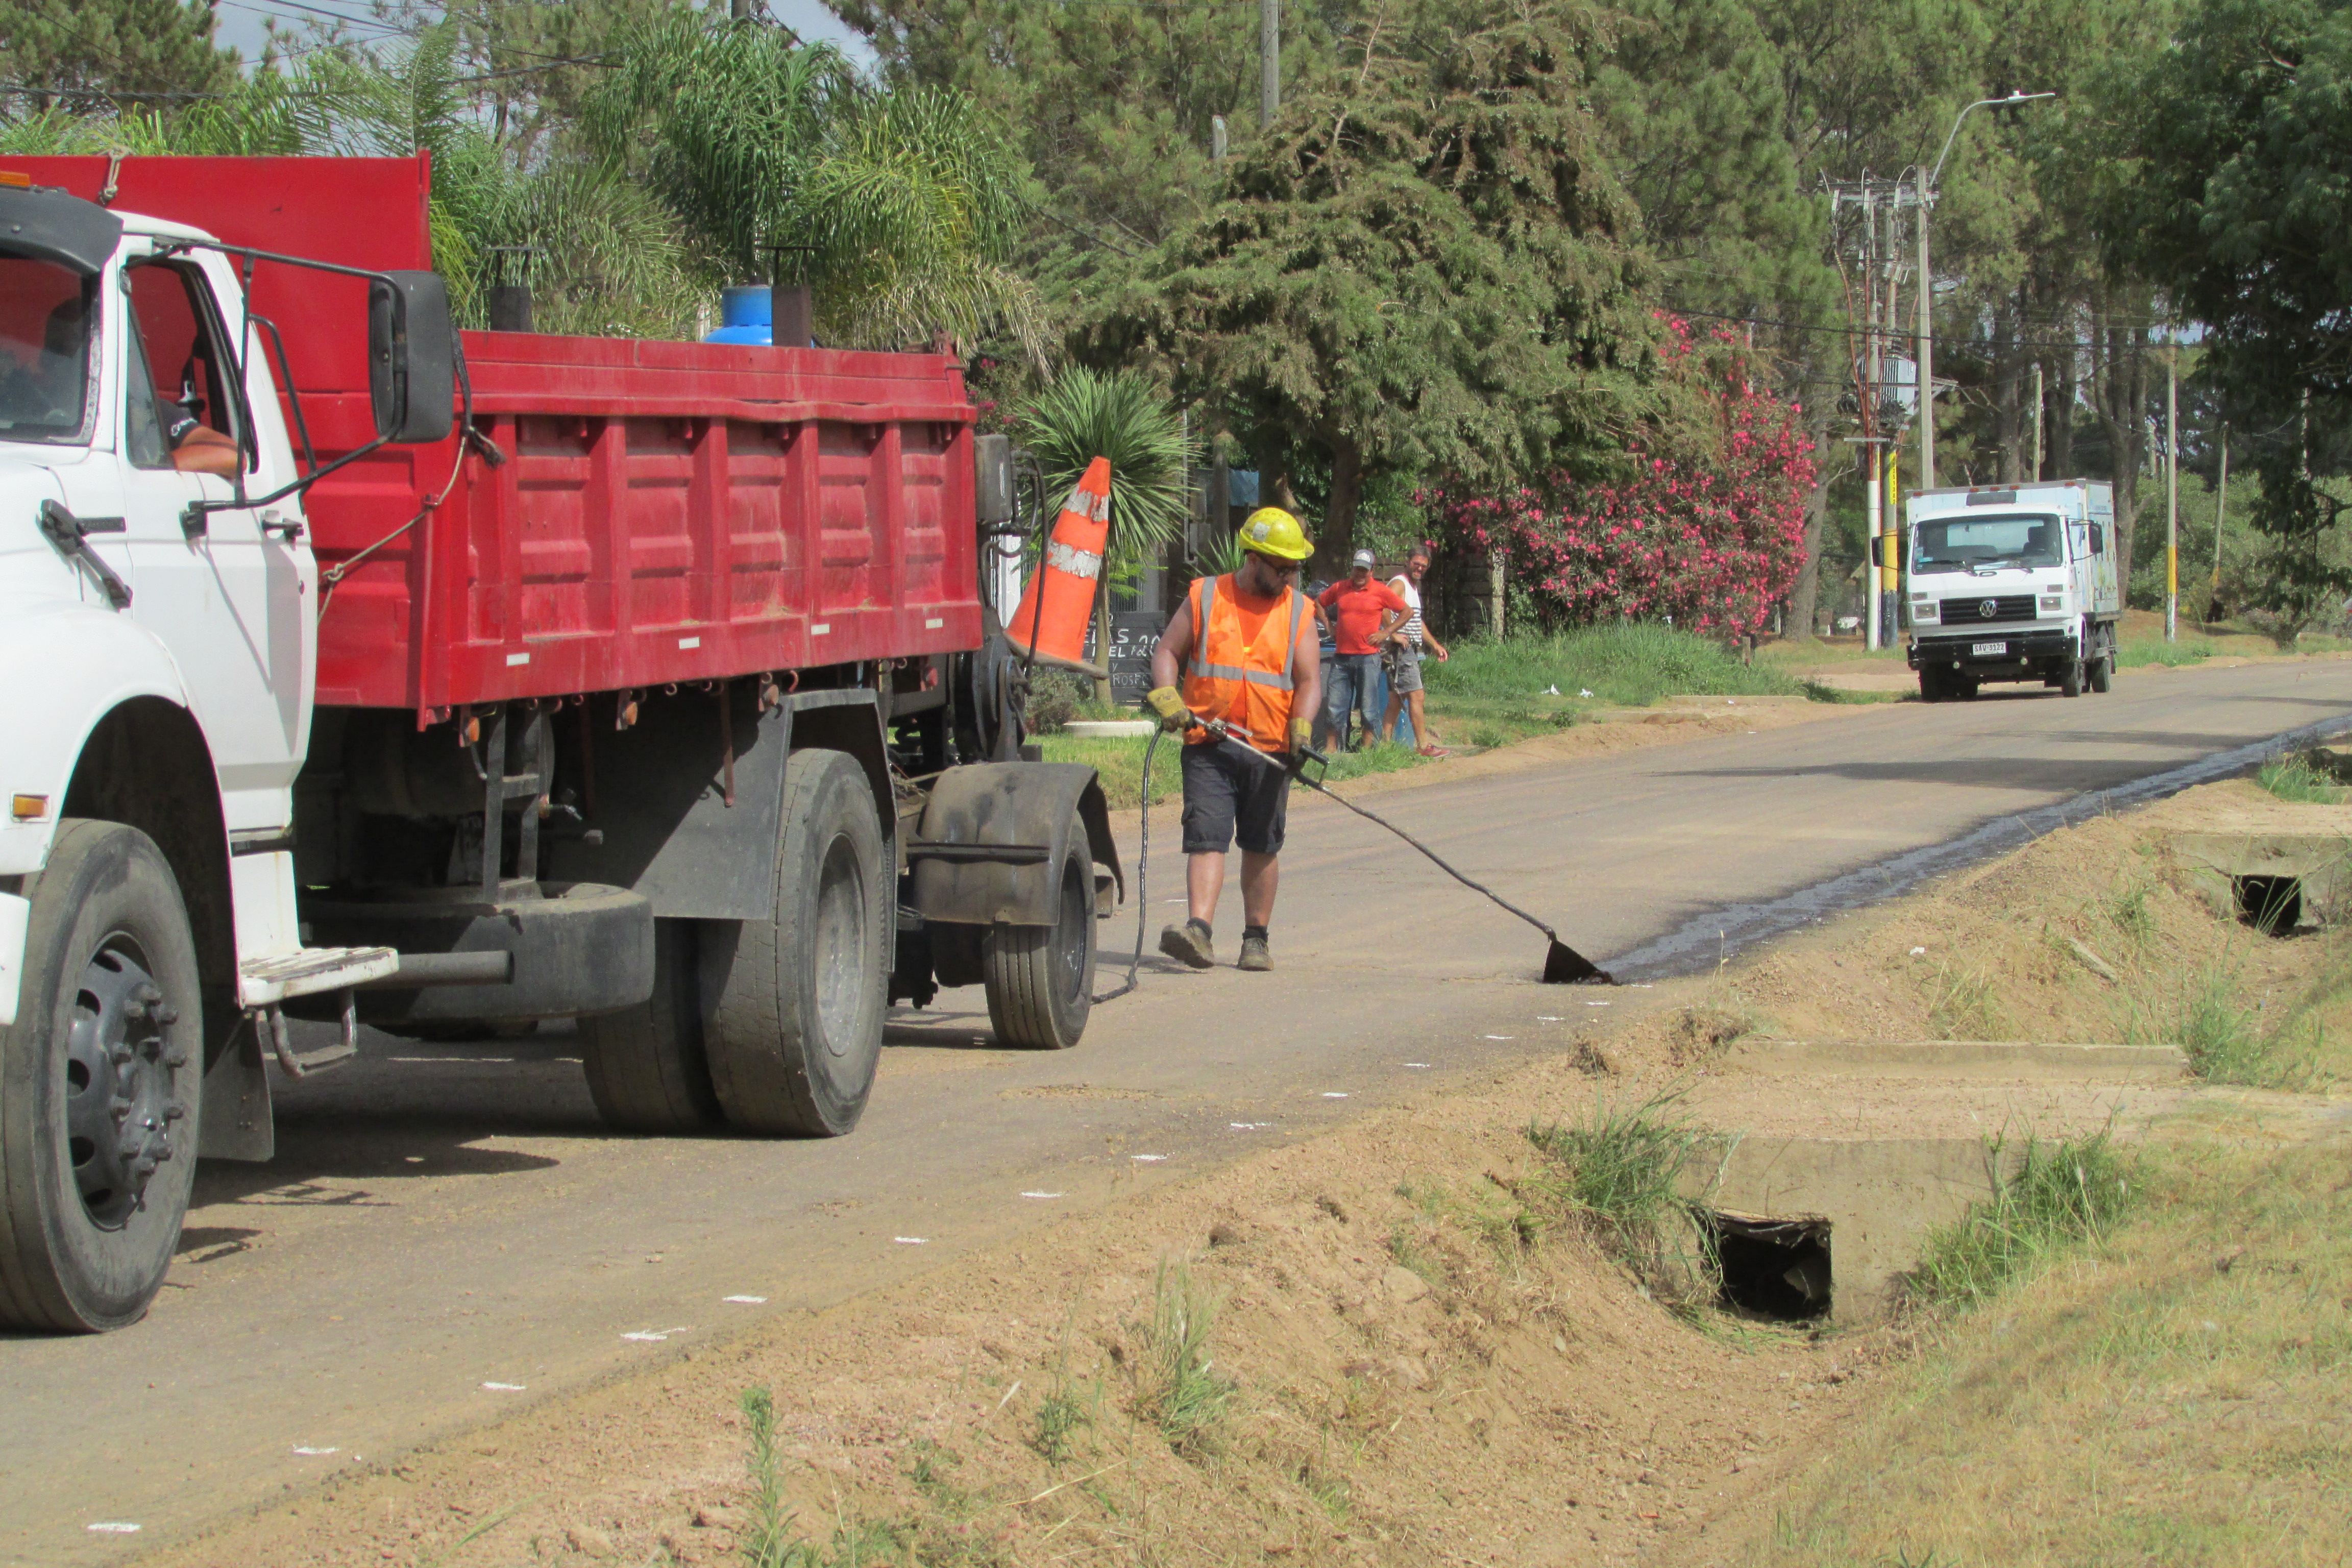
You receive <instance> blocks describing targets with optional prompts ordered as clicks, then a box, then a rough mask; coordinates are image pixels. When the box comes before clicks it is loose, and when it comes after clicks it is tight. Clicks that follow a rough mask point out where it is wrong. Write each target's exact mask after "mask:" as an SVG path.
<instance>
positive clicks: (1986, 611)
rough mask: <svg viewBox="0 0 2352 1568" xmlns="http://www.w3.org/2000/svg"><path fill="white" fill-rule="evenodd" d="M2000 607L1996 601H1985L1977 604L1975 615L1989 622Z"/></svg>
mask: <svg viewBox="0 0 2352 1568" xmlns="http://www.w3.org/2000/svg"><path fill="white" fill-rule="evenodd" d="M1999 611H2000V604H1999V603H1998V602H1997V601H1995V600H1991V599H1986V600H1983V601H1981V602H1979V604H1978V605H1977V614H1978V615H1979V616H1983V617H1984V618H1985V619H1986V620H1990V619H1992V618H1993V616H1994V615H1995V614H1997V613H1998V612H1999Z"/></svg>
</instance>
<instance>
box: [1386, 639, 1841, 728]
mask: <svg viewBox="0 0 2352 1568" xmlns="http://www.w3.org/2000/svg"><path fill="white" fill-rule="evenodd" d="M1453 653H1454V657H1453V658H1451V659H1449V660H1447V661H1446V662H1445V663H1444V664H1439V663H1437V662H1435V661H1434V660H1433V661H1431V662H1429V663H1426V664H1424V665H1423V666H1422V676H1423V679H1424V681H1425V682H1426V683H1427V685H1428V687H1429V694H1430V700H1431V701H1432V702H1433V703H1435V702H1440V701H1445V702H1452V701H1455V700H1462V699H1471V698H1475V699H1483V700H1533V699H1535V698H1537V697H1538V696H1540V695H1543V694H1546V693H1547V692H1548V691H1549V689H1550V688H1553V687H1558V688H1559V694H1560V696H1561V697H1562V698H1564V699H1570V700H1587V701H1597V702H1608V703H1615V704H1617V705H1618V706H1620V707H1627V708H1643V707H1647V706H1648V705H1649V704H1651V703H1653V702H1655V701H1657V700H1659V699H1660V698H1662V697H1679V696H1687V695H1692V694H1701V695H1706V696H1710V697H1795V696H1801V695H1802V693H1803V688H1802V687H1801V686H1800V685H1799V684H1798V683H1797V682H1796V681H1795V680H1793V679H1790V677H1789V676H1787V675H1786V674H1783V673H1782V672H1781V671H1780V670H1778V669H1775V668H1771V667H1770V666H1769V665H1766V664H1755V665H1748V664H1742V663H1740V662H1739V660H1738V658H1734V657H1733V656H1732V655H1731V654H1730V653H1728V652H1727V651H1726V649H1725V648H1724V647H1723V645H1722V644H1720V643H1717V642H1710V641H1709V640H1707V639H1706V638H1705V637H1695V636H1693V635H1692V634H1690V633H1689V632H1679V631H1675V630H1673V629H1671V628H1669V627H1666V626H1654V625H1651V624H1649V623H1647V622H1625V623H1622V624H1621V625H1617V626H1587V627H1584V628H1582V629H1580V630H1578V631H1572V632H1562V633H1560V634H1559V635H1558V636H1556V637H1504V638H1502V639H1500V640H1499V641H1480V642H1464V643H1458V644H1456V645H1454V649H1453ZM1586 691H1590V692H1591V694H1592V695H1591V697H1590V698H1580V693H1583V692H1586Z"/></svg>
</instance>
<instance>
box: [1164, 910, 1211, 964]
mask: <svg viewBox="0 0 2352 1568" xmlns="http://www.w3.org/2000/svg"><path fill="white" fill-rule="evenodd" d="M1160 952H1164V953H1166V954H1167V955H1168V956H1169V957H1171V958H1173V959H1178V960H1181V962H1183V963H1188V964H1190V965H1191V966H1192V967H1193V968H1194V969H1206V968H1208V967H1210V966H1211V965H1212V964H1213V963H1216V962H1217V955H1216V953H1215V952H1213V950H1212V949H1211V948H1210V946H1209V922H1208V921H1185V922H1184V923H1183V924H1182V925H1180V926H1170V927H1168V928H1167V929H1166V930H1164V931H1161V932H1160Z"/></svg>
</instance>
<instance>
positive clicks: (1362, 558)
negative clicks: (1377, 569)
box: [1356, 550, 1372, 566]
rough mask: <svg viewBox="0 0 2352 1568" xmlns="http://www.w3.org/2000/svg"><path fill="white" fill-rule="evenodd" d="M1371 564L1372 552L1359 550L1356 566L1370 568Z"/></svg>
mask: <svg viewBox="0 0 2352 1568" xmlns="http://www.w3.org/2000/svg"><path fill="white" fill-rule="evenodd" d="M1371 563H1372V552H1370V551H1369V550H1359V551H1357V552H1356V564H1357V565H1359V566H1370V564H1371Z"/></svg>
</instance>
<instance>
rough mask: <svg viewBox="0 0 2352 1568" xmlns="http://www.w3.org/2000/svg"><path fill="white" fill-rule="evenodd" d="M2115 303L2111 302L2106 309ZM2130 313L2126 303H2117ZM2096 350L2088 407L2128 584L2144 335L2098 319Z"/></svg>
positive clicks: (2141, 426)
mask: <svg viewBox="0 0 2352 1568" xmlns="http://www.w3.org/2000/svg"><path fill="white" fill-rule="evenodd" d="M2115 303H2116V301H2114V300H2112V299H2111V300H2109V304H2110V306H2113V305H2114V304H2115ZM2122 304H2123V308H2124V310H2125V311H2126V312H2129V311H2130V308H2131V304H2132V301H2130V300H2124V301H2122ZM2092 337H2093V339H2094V341H2095V342H2096V343H2097V345H2098V347H2097V349H2096V350H2095V353H2096V355H2097V358H2096V360H2095V363H2094V364H2093V366H2092V372H2093V374H2094V375H2095V377H2096V383H2095V388H2094V391H2093V402H2094V403H2095V405H2096V406H2097V408H2098V414H2099V424H2100V426H2102V427H2103V428H2104V429H2105V431H2106V436H2107V450H2108V453H2109V454H2110V462H2109V472H2110V473H2111V474H2112V475H2113V478H2114V482H2115V487H2116V578H2117V580H2118V581H2119V582H2120V583H2122V584H2126V592H2128V584H2130V582H2131V563H2132V543H2133V535H2134V533H2135V531H2136V528H2137V522H2138V519H2139V470H2140V466H2141V464H2142V463H2143V462H2145V461H2146V459H2147V428H2146V426H2145V423H2144V416H2145V414H2146V412H2147V353H2145V348H2146V334H2145V333H2144V331H2142V330H2141V329H2139V328H2137V327H2118V326H2114V325H2111V324H2108V323H2107V322H2106V321H2104V320H2103V321H2101V323H2100V327H2099V330H2097V331H2094V332H2093V333H2092Z"/></svg>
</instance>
